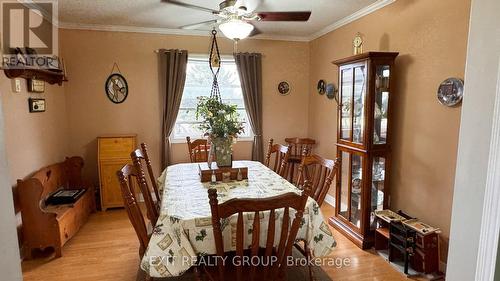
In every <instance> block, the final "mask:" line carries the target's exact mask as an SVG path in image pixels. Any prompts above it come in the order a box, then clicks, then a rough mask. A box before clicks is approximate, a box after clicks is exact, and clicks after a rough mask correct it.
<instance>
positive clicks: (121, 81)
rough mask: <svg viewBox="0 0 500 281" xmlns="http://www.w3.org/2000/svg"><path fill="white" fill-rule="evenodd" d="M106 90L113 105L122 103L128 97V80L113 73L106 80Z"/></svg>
mask: <svg viewBox="0 0 500 281" xmlns="http://www.w3.org/2000/svg"><path fill="white" fill-rule="evenodd" d="M104 90H105V91H106V95H107V96H108V98H109V100H110V101H112V102H113V103H122V102H124V101H125V100H126V99H127V96H128V84H127V80H125V77H123V75H121V74H120V73H112V74H111V75H109V77H108V79H107V80H106V84H105V85H104Z"/></svg>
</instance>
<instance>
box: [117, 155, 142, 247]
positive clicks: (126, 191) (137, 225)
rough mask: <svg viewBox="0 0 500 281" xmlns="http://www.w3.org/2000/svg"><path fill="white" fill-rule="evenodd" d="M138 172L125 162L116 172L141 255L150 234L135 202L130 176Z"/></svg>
mask: <svg viewBox="0 0 500 281" xmlns="http://www.w3.org/2000/svg"><path fill="white" fill-rule="evenodd" d="M139 174H140V172H139V171H137V169H136V167H135V166H133V165H130V164H126V165H125V166H123V168H121V169H120V170H118V171H117V172H116V175H117V177H118V181H119V183H120V191H121V194H122V198H123V204H124V206H125V209H126V210H127V214H128V218H129V219H130V223H131V224H132V226H133V227H134V230H135V233H136V235H137V238H138V239H139V255H140V256H141V257H142V256H143V255H144V251H145V250H146V248H147V247H148V243H149V239H150V236H149V235H148V231H147V227H146V222H145V221H144V216H143V214H142V212H141V208H140V207H139V204H138V203H137V198H136V196H135V191H134V184H133V180H132V178H137V177H139Z"/></svg>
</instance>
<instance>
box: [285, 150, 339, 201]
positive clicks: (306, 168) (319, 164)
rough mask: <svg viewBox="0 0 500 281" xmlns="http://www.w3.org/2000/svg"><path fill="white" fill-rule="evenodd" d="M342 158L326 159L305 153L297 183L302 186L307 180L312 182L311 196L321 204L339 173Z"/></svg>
mask: <svg viewBox="0 0 500 281" xmlns="http://www.w3.org/2000/svg"><path fill="white" fill-rule="evenodd" d="M339 165H340V159H339V158H337V159H335V160H330V159H325V158H323V157H321V156H319V155H316V154H314V155H305V153H304V155H303V157H302V161H301V163H300V166H299V169H298V174H297V180H296V181H295V184H296V185H297V186H299V187H300V186H301V185H302V184H303V183H304V182H305V181H309V182H310V183H311V198H313V199H314V200H315V201H316V203H318V205H319V206H321V205H322V204H323V202H324V201H325V197H326V194H327V193H328V190H329V189H330V186H331V185H332V182H333V178H334V177H335V176H336V175H337V172H338V167H339Z"/></svg>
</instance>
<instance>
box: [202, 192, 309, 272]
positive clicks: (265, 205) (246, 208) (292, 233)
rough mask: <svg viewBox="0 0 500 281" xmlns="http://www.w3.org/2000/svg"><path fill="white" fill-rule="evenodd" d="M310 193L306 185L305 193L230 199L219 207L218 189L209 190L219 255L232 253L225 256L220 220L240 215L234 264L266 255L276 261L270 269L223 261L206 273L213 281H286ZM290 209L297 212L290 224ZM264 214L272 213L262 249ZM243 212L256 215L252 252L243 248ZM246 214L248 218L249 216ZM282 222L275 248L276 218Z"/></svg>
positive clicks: (268, 267) (223, 255) (208, 268)
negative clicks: (280, 214) (262, 216)
mask: <svg viewBox="0 0 500 281" xmlns="http://www.w3.org/2000/svg"><path fill="white" fill-rule="evenodd" d="M309 192H310V185H309V183H306V184H305V190H304V192H303V194H302V195H301V196H300V195H297V194H295V193H287V194H283V195H280V196H275V197H270V198H263V199H238V198H235V199H231V200H229V201H226V202H224V203H222V204H220V205H219V204H218V201H217V190H216V189H209V190H208V197H209V200H210V209H211V211H212V227H213V232H214V239H215V248H216V251H217V256H219V257H226V256H229V255H230V253H225V251H224V243H223V238H222V226H221V219H226V218H229V217H231V216H232V215H235V214H237V223H236V253H231V254H232V255H233V259H232V260H233V261H234V260H237V261H243V258H244V256H250V258H251V257H255V256H263V257H266V258H268V259H269V260H272V258H271V257H274V258H275V260H276V262H274V263H272V264H270V265H269V266H254V265H252V264H250V265H248V266H245V265H244V264H242V263H239V264H238V263H236V264H235V265H233V263H231V262H228V263H226V264H225V265H223V264H222V263H221V262H219V263H218V264H217V266H216V267H205V273H206V274H207V275H208V277H209V279H210V280H238V281H240V280H286V267H287V257H288V256H290V255H291V254H292V246H293V243H294V241H295V238H296V236H297V231H298V229H299V227H300V222H301V220H302V217H303V214H304V208H305V204H306V202H307V198H308V195H309ZM282 208H284V211H283V215H282V216H277V214H276V212H277V211H276V210H277V209H282ZM290 208H292V209H294V210H296V212H295V218H294V219H293V221H292V223H291V224H290ZM262 212H269V221H268V225H267V237H266V238H265V239H266V247H265V249H261V248H260V247H259V243H260V239H261V238H260V227H261V226H260V224H261V223H260V219H261V214H262ZM244 213H247V214H249V213H250V214H252V213H253V218H254V220H253V225H252V245H251V247H250V249H249V250H245V249H244V246H243V245H244V235H245V232H246V231H244V224H243V215H244ZM247 214H245V215H247ZM278 217H279V219H282V225H283V227H282V229H281V231H279V230H278V231H279V233H280V237H279V244H278V247H274V241H275V237H274V235H275V230H276V229H275V228H276V226H275V224H276V219H278Z"/></svg>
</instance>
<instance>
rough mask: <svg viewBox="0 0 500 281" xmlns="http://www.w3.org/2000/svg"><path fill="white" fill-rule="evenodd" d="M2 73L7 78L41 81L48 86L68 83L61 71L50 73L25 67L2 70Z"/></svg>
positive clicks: (49, 71)
mask: <svg viewBox="0 0 500 281" xmlns="http://www.w3.org/2000/svg"><path fill="white" fill-rule="evenodd" d="M3 71H4V73H5V76H7V78H10V79H14V78H19V77H20V78H25V79H37V80H43V81H45V82H47V83H49V84H58V85H59V86H61V85H62V82H66V81H68V79H67V77H66V76H64V73H63V71H62V70H61V71H52V70H48V69H41V68H36V67H29V66H25V67H24V68H22V69H21V68H4V70H3Z"/></svg>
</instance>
